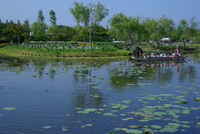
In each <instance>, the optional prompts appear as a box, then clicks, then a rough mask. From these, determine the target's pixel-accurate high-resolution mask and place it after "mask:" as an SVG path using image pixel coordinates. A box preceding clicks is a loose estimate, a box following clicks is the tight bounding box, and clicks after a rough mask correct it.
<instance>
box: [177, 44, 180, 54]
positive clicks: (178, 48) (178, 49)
mask: <svg viewBox="0 0 200 134" xmlns="http://www.w3.org/2000/svg"><path fill="white" fill-rule="evenodd" d="M176 52H177V53H180V47H179V44H177V45H176Z"/></svg>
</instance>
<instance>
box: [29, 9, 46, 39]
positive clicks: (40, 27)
mask: <svg viewBox="0 0 200 134" xmlns="http://www.w3.org/2000/svg"><path fill="white" fill-rule="evenodd" d="M47 28H48V27H47V25H46V24H45V23H44V16H43V12H42V10H39V12H38V19H37V22H34V23H33V24H32V26H31V31H32V33H33V36H32V39H33V40H36V41H45V40H47V37H46V35H45V31H46V30H47Z"/></svg>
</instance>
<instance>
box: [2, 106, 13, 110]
mask: <svg viewBox="0 0 200 134" xmlns="http://www.w3.org/2000/svg"><path fill="white" fill-rule="evenodd" d="M3 110H16V108H15V107H4V108H3Z"/></svg>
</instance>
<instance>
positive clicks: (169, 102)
mask: <svg viewBox="0 0 200 134" xmlns="http://www.w3.org/2000/svg"><path fill="white" fill-rule="evenodd" d="M199 57H200V55H199V54H188V57H187V59H186V62H182V63H173V62H171V63H146V64H142V63H135V62H132V61H129V60H118V61H108V60H107V61H101V60H99V61H94V60H92V61H88V60H87V61H65V62H60V61H57V62H55V61H38V60H37V61H33V60H19V59H13V58H8V57H3V56H1V57H0V133H3V134H23V133H28V134H31V133H33V134H36V133H38V134H39V133H42V134H56V133H69V134H80V133H83V134H104V133H108V134H109V133H110V134H114V133H116V134H125V133H134V134H140V133H172V132H173V133H176V134H179V133H181V134H182V133H185V134H188V133H190V134H197V133H200V115H199V112H200V58H199Z"/></svg>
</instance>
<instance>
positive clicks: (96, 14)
mask: <svg viewBox="0 0 200 134" xmlns="http://www.w3.org/2000/svg"><path fill="white" fill-rule="evenodd" d="M108 13H109V10H108V9H106V8H105V7H104V5H102V4H101V3H99V2H98V3H97V5H94V4H89V17H88V28H89V42H90V51H91V52H92V51H93V50H92V33H93V25H94V24H97V25H99V23H100V22H101V21H102V20H103V19H104V18H105V17H106V16H107V15H108Z"/></svg>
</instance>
